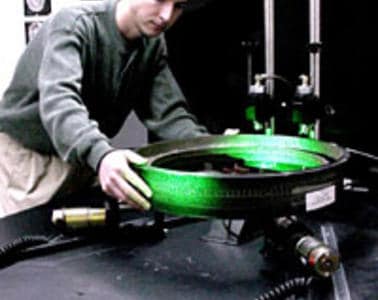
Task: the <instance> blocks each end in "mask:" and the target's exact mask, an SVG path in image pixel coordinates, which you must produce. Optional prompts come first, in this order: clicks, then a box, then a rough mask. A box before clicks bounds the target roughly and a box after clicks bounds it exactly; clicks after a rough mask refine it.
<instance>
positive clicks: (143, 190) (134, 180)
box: [98, 150, 152, 210]
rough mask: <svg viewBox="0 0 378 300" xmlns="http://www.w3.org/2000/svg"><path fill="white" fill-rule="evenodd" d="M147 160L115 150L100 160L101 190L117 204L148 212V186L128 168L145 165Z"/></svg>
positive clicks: (125, 151) (126, 151)
mask: <svg viewBox="0 0 378 300" xmlns="http://www.w3.org/2000/svg"><path fill="white" fill-rule="evenodd" d="M146 162H147V160H146V159H145V158H144V157H142V156H140V155H138V154H137V153H135V152H133V151H131V150H115V151H112V152H110V153H108V154H107V155H105V157H104V158H103V159H102V160H101V162H100V167H99V170H98V177H99V181H100V185H101V188H102V190H103V191H104V192H105V193H106V194H108V195H109V196H111V197H113V198H116V199H118V201H119V202H127V203H128V204H130V205H131V206H132V207H134V208H136V209H140V210H148V209H150V207H151V204H150V203H149V202H148V201H147V199H146V197H147V198H150V197H151V196H152V191H151V189H150V188H149V187H148V185H147V184H146V183H145V182H144V181H143V180H142V179H141V178H140V177H139V176H138V175H137V174H136V173H135V172H134V171H133V170H132V169H131V168H130V165H129V164H130V163H131V164H138V165H140V164H145V163H146Z"/></svg>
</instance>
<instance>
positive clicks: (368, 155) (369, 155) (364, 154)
mask: <svg viewBox="0 0 378 300" xmlns="http://www.w3.org/2000/svg"><path fill="white" fill-rule="evenodd" d="M345 150H346V151H348V152H349V153H352V154H355V155H358V156H361V157H364V158H367V159H369V160H372V161H375V162H378V156H376V155H374V154H372V153H368V152H364V151H361V150H358V149H353V148H348V147H347V148H345Z"/></svg>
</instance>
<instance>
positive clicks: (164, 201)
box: [140, 167, 226, 215]
mask: <svg viewBox="0 0 378 300" xmlns="http://www.w3.org/2000/svg"><path fill="white" fill-rule="evenodd" d="M140 175H141V176H142V177H143V179H144V180H145V181H146V183H147V184H148V185H149V186H150V188H151V189H152V191H153V198H152V201H153V204H154V206H157V207H159V209H160V210H163V211H165V210H167V211H168V212H171V213H172V212H173V213H175V214H178V215H190V213H189V212H190V211H193V210H194V211H195V209H196V208H197V207H201V211H202V212H201V214H205V215H206V207H208V209H209V210H210V209H211V208H212V207H223V206H225V205H226V204H225V203H224V199H222V198H220V197H217V196H216V195H215V194H214V191H222V185H221V184H220V181H218V180H217V179H214V178H209V177H203V176H200V175H198V174H197V175H196V176H194V175H190V174H188V173H186V174H185V175H184V174H180V172H175V171H169V170H167V171H165V172H161V171H159V170H158V169H150V168H145V167H141V170H140ZM199 195H200V197H199Z"/></svg>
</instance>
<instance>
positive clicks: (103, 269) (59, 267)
mask: <svg viewBox="0 0 378 300" xmlns="http://www.w3.org/2000/svg"><path fill="white" fill-rule="evenodd" d="M337 203H338V204H337V205H334V206H333V207H331V208H328V209H323V210H322V211H319V212H316V213H313V214H311V215H306V218H307V220H308V222H309V224H311V226H313V228H316V230H318V229H319V226H321V225H322V224H326V223H327V224H331V225H332V226H333V228H335V232H336V234H337V239H338V246H339V250H340V253H341V258H342V265H343V268H344V269H345V273H346V278H347V280H348V285H349V288H350V292H351V296H352V299H357V300H362V299H369V300H375V299H378V283H377V279H378V227H377V224H378V218H377V217H378V206H377V200H376V196H368V197H367V196H362V197H361V195H352V196H347V197H345V199H344V200H343V201H338V202H337ZM50 217H51V207H45V206H42V207H38V208H35V209H32V210H29V211H26V212H23V213H20V214H18V215H14V216H11V217H8V218H5V219H3V220H0V245H1V244H3V245H4V244H6V243H8V242H10V241H12V240H14V239H15V238H17V237H20V236H23V235H33V234H45V235H55V234H58V231H57V230H56V228H54V226H52V224H51V222H50ZM139 217H140V218H141V219H140V220H144V218H146V216H145V215H141V216H139ZM139 217H137V218H136V220H137V221H138V220H139V219H138V218H139ZM148 217H149V216H148ZM133 218H135V216H133ZM194 221H195V222H194ZM212 222H213V220H205V221H198V220H193V222H188V223H186V224H182V225H177V226H171V228H170V229H169V230H168V231H167V232H166V234H165V237H164V238H161V239H156V238H150V237H147V236H146V238H145V237H142V236H140V238H139V239H136V238H135V236H133V235H130V236H129V237H128V236H127V235H126V236H124V237H122V238H120V239H118V240H113V239H108V238H105V237H104V238H102V237H101V236H100V235H99V236H98V237H97V238H96V239H94V240H92V241H91V242H88V243H84V244H82V245H81V246H77V245H76V246H75V247H72V249H66V250H64V251H56V252H55V253H50V254H44V255H37V256H35V257H30V258H27V259H23V260H20V261H17V262H14V263H12V264H10V265H7V266H4V267H2V268H1V269H0V299H6V300H13V299H219V298H223V299H253V298H254V297H257V296H258V295H260V293H262V292H264V291H266V290H268V289H270V288H272V287H273V286H274V285H275V284H277V283H278V282H279V281H280V280H281V279H282V278H287V277H288V276H289V275H287V274H288V273H286V271H285V270H282V269H280V267H279V266H272V265H271V264H269V263H268V262H267V261H266V260H265V259H264V258H263V257H262V255H261V254H260V250H261V248H262V246H263V238H261V237H259V238H255V239H253V240H251V241H249V242H247V243H244V244H241V245H237V246H230V245H225V244H219V243H211V242H206V241H204V240H203V239H202V237H203V236H204V235H206V234H207V233H208V231H209V228H210V226H211V224H212ZM141 235H143V233H141ZM285 274H286V275H285ZM285 276H286V277H285ZM315 294H316V293H314V294H313V295H315ZM324 295H326V296H324ZM321 297H323V298H319V297H318V299H322V300H326V299H334V296H333V294H332V288H330V290H329V292H327V293H326V294H323V296H321ZM312 299H317V298H316V295H315V296H313V297H312Z"/></svg>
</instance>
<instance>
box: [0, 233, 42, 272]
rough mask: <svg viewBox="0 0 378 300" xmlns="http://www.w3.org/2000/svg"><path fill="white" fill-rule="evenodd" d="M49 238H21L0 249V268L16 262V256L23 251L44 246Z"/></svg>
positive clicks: (36, 236) (37, 236)
mask: <svg viewBox="0 0 378 300" xmlns="http://www.w3.org/2000/svg"><path fill="white" fill-rule="evenodd" d="M48 242H49V238H48V237H46V236H40V235H35V236H23V237H20V238H17V239H15V240H14V241H12V242H9V243H7V244H5V245H3V246H1V247H0V266H3V265H7V264H9V263H11V262H13V261H14V260H17V257H18V255H19V254H20V253H21V252H22V251H23V250H25V249H27V248H30V247H34V246H38V245H42V244H46V243H48Z"/></svg>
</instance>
